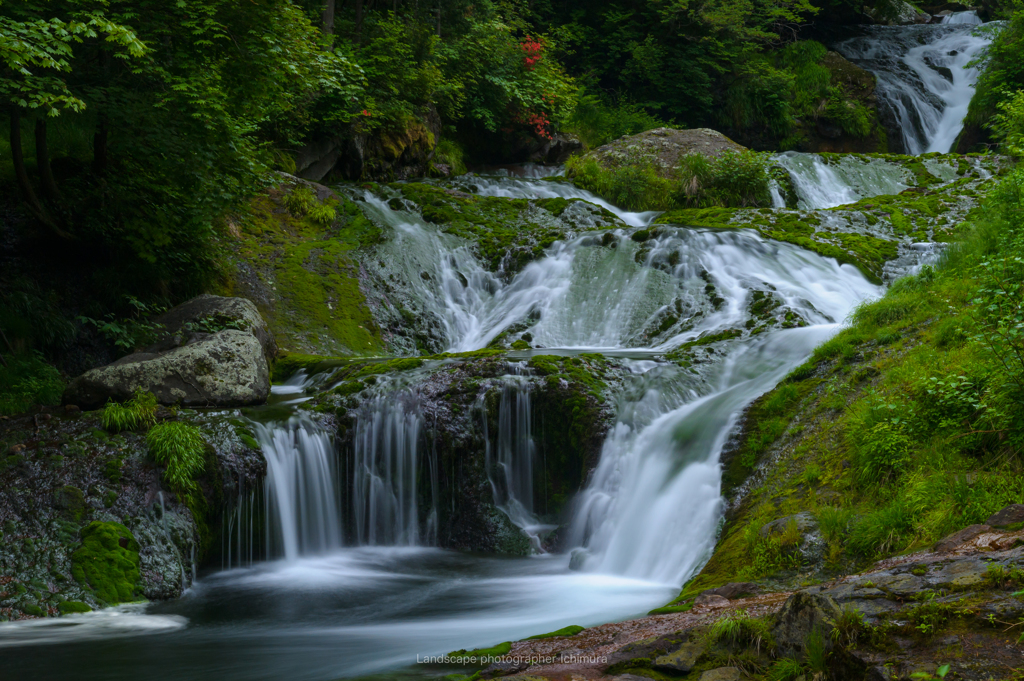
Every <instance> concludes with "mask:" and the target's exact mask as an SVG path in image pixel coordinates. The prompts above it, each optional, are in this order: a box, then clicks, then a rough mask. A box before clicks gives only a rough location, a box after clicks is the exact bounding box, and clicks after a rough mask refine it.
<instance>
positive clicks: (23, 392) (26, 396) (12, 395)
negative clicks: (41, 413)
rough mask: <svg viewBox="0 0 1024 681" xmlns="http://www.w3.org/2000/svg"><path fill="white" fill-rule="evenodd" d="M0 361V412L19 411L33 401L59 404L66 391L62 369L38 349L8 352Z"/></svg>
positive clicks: (34, 402) (30, 404) (10, 413)
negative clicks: (50, 363)
mask: <svg viewBox="0 0 1024 681" xmlns="http://www.w3.org/2000/svg"><path fill="white" fill-rule="evenodd" d="M4 359H5V360H6V362H7V366H3V365H0V416H9V415H13V414H20V413H21V412H23V411H26V410H27V409H28V408H29V407H31V406H32V405H34V404H58V403H59V402H60V397H61V394H63V392H64V379H63V378H62V377H61V375H60V372H59V371H57V370H56V369H54V368H53V367H52V366H50V365H49V364H47V363H46V361H45V360H44V359H43V356H42V355H41V354H39V353H38V352H24V353H20V354H17V355H5V356H4Z"/></svg>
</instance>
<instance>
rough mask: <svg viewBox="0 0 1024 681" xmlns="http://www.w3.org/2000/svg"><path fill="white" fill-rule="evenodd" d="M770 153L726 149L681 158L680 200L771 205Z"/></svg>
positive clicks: (703, 203)
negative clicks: (715, 153)
mask: <svg viewBox="0 0 1024 681" xmlns="http://www.w3.org/2000/svg"><path fill="white" fill-rule="evenodd" d="M768 164H769V157H768V156H767V155H765V154H759V153H757V152H753V151H741V152H735V151H727V152H725V153H723V154H721V155H719V156H717V157H715V158H708V157H707V156H705V155H703V154H687V155H686V156H684V157H683V158H682V159H681V160H680V168H679V182H680V194H679V196H678V202H679V203H680V204H682V205H687V206H693V207H697V208H708V207H712V206H722V207H743V206H770V205H771V202H772V200H771V194H770V192H769V189H768V183H769V179H770V178H769V176H768Z"/></svg>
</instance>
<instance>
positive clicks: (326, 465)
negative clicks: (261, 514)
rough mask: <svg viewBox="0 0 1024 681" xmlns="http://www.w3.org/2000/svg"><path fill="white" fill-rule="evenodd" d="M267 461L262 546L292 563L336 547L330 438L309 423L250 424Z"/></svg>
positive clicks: (298, 420) (334, 470)
mask: <svg viewBox="0 0 1024 681" xmlns="http://www.w3.org/2000/svg"><path fill="white" fill-rule="evenodd" d="M254 428H255V430H256V436H257V439H258V440H259V443H260V447H261V448H262V449H263V456H264V458H265V459H266V460H267V477H266V481H265V483H264V489H265V491H266V509H267V518H268V526H267V532H268V538H267V546H268V547H270V555H275V554H277V555H283V556H284V557H285V558H286V559H288V560H294V559H296V558H298V557H299V556H301V555H309V554H318V553H324V552H327V551H330V550H332V549H337V548H338V547H340V546H341V523H340V510H341V509H340V506H339V504H338V496H337V489H338V484H339V479H338V466H337V456H336V455H335V451H334V443H333V442H331V438H330V436H329V435H328V434H327V433H326V432H324V431H323V429H321V428H320V427H319V426H317V425H316V424H314V423H313V422H312V421H310V420H309V419H308V418H302V417H292V418H291V419H289V420H288V421H287V423H284V424H273V425H264V424H260V423H257V424H254Z"/></svg>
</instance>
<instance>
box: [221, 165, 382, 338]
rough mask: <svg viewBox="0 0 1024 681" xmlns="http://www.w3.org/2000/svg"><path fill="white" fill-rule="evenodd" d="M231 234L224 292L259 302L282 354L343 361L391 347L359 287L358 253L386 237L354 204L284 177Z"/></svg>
mask: <svg viewBox="0 0 1024 681" xmlns="http://www.w3.org/2000/svg"><path fill="white" fill-rule="evenodd" d="M229 232H230V233H231V235H232V236H233V237H234V239H233V240H232V241H230V242H229V246H230V247H231V249H232V251H233V254H232V256H231V257H230V258H229V263H228V267H227V275H226V277H225V279H224V281H223V283H222V286H221V289H220V291H219V292H221V293H223V294H225V295H232V296H240V297H243V298H247V299H249V300H251V301H253V302H254V303H255V304H256V307H257V308H258V309H259V312H260V314H261V315H262V316H263V318H264V319H266V320H267V324H268V327H269V330H270V335H271V336H272V337H273V338H274V340H275V341H276V343H277V346H278V347H279V348H280V349H281V350H287V351H290V352H299V353H306V354H316V355H325V356H344V355H373V354H379V353H380V352H381V351H383V350H384V349H385V343H384V341H383V340H382V339H381V334H380V330H379V329H378V328H377V326H376V324H375V322H374V318H373V315H372V314H371V313H370V310H369V308H368V306H367V303H366V298H365V296H364V295H363V293H362V291H361V290H360V287H359V269H360V265H359V260H360V258H359V256H358V255H357V253H356V250H357V249H359V248H360V247H362V246H367V245H371V244H374V243H376V242H378V241H379V240H380V238H381V233H380V229H379V228H378V227H377V226H376V225H374V224H373V223H372V222H370V221H369V220H367V219H366V217H365V216H364V215H363V213H362V211H361V210H360V209H359V207H358V206H356V204H355V203H354V202H352V201H350V200H348V199H347V198H345V197H343V196H341V195H339V194H336V193H335V192H333V191H332V190H330V189H328V188H327V187H324V186H323V185H318V184H314V183H311V182H304V181H302V180H299V179H298V178H294V177H291V176H285V177H284V179H283V181H282V183H281V184H280V185H279V186H277V187H273V188H271V189H268V190H267V192H266V193H265V194H263V195H262V196H259V197H257V198H255V199H253V200H252V201H251V202H250V203H249V205H248V206H247V208H246V210H245V211H244V212H243V213H242V214H240V215H238V216H237V218H236V219H235V221H234V222H233V223H232V225H231V226H230V229H229Z"/></svg>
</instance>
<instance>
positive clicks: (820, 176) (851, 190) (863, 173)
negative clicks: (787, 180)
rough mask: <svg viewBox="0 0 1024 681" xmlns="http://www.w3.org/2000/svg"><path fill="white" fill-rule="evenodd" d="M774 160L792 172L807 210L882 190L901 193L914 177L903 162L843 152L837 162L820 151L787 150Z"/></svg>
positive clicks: (862, 196) (844, 202) (830, 205)
mask: <svg viewBox="0 0 1024 681" xmlns="http://www.w3.org/2000/svg"><path fill="white" fill-rule="evenodd" d="M774 161H775V163H777V164H778V165H780V166H782V167H783V168H785V169H786V171H787V172H788V173H789V176H790V177H791V178H792V180H793V188H794V189H795V190H796V194H797V199H798V201H797V207H798V208H802V209H804V210H813V209H816V208H833V207H835V206H841V205H843V204H846V203H854V202H856V201H859V200H860V199H863V198H867V197H869V196H878V195H880V194H899V193H900V192H901V191H903V190H904V189H907V188H908V187H909V186H910V184H909V183H910V182H912V181H913V180H912V178H911V176H910V173H909V171H907V170H906V169H905V168H903V167H902V166H900V165H897V164H895V163H890V162H888V161H884V160H882V159H877V158H876V159H868V160H864V159H857V158H853V157H849V156H844V157H843V158H842V159H841V160H840V161H838V162H832V163H828V162H826V161H825V160H824V159H823V158H822V157H821V156H819V155H818V154H802V153H798V152H795V151H787V152H785V153H783V154H778V155H776V156H775V157H774ZM780 198H781V197H780ZM779 207H785V204H784V203H783V205H782V206H779Z"/></svg>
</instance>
